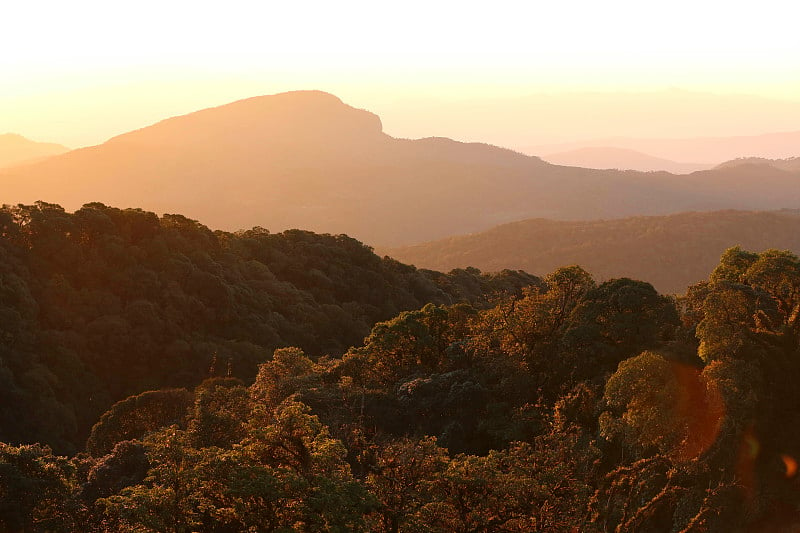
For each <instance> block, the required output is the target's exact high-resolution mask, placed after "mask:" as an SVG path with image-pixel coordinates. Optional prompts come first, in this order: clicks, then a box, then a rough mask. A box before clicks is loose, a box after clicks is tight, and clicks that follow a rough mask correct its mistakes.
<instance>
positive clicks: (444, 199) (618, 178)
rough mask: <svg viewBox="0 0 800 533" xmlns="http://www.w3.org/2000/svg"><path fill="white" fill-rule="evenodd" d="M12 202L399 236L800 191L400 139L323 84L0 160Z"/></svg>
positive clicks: (752, 200)
mask: <svg viewBox="0 0 800 533" xmlns="http://www.w3.org/2000/svg"><path fill="white" fill-rule="evenodd" d="M0 186H1V187H2V191H3V193H4V194H3V196H2V199H0V202H4V203H17V202H24V203H31V202H33V201H36V200H40V199H41V200H45V201H48V202H54V203H59V204H61V205H63V206H64V207H66V208H67V209H76V208H78V207H79V206H80V205H82V204H84V203H87V202H90V201H99V202H103V203H106V204H112V205H113V204H122V205H134V206H139V207H142V208H144V209H147V210H153V211H158V212H168V213H174V212H181V213H184V214H185V215H187V216H189V217H192V218H197V219H201V220H204V221H206V222H207V223H208V224H210V225H212V226H215V227H219V228H222V229H230V230H233V229H239V228H249V227H252V226H254V225H261V226H264V227H266V228H268V229H270V230H272V231H278V230H283V229H286V228H295V227H297V228H303V229H309V230H314V231H319V232H328V233H346V234H348V235H351V236H354V237H356V238H358V239H360V240H363V241H365V242H367V243H370V244H380V245H387V246H391V245H399V244H405V243H413V242H421V241H425V240H433V239H437V238H442V237H446V236H449V235H455V234H460V233H465V232H475V231H481V230H484V229H487V228H490V227H492V226H495V225H497V224H501V223H504V222H511V221H514V220H521V219H525V218H532V217H544V218H555V219H562V220H565V219H566V220H569V219H584V220H588V219H597V218H610V217H619V216H629V215H635V214H666V213H674V212H679V211H688V210H712V209H722V208H746V209H774V208H781V207H792V206H796V205H800V186H798V177H797V175H795V174H791V173H787V172H784V171H781V170H778V169H775V168H771V167H763V168H762V167H737V168H732V169H718V170H709V171H704V172H700V173H695V174H691V175H689V176H674V175H672V174H668V173H638V172H633V171H625V172H623V171H616V170H590V169H581V168H572V167H565V166H556V165H550V164H548V163H545V162H544V161H542V160H540V159H539V158H536V157H530V156H525V155H523V154H519V153H516V152H513V151H511V150H506V149H502V148H498V147H494V146H489V145H485V144H476V143H470V144H466V143H460V142H456V141H453V140H450V139H444V138H427V139H419V140H407V139H395V138H392V137H390V136H388V135H386V134H384V133H383V132H382V128H381V121H380V119H379V118H378V117H377V116H376V115H374V114H372V113H369V112H367V111H363V110H358V109H355V108H353V107H350V106H348V105H345V104H344V103H342V102H341V100H339V99H338V98H336V97H335V96H333V95H330V94H327V93H323V92H318V91H300V92H291V93H282V94H277V95H273V96H263V97H256V98H251V99H247V100H241V101H238V102H234V103H231V104H228V105H224V106H220V107H216V108H211V109H205V110H202V111H198V112H195V113H191V114H188V115H185V116H180V117H174V118H171V119H168V120H165V121H162V122H159V123H157V124H155V125H153V126H149V127H146V128H143V129H141V130H137V131H133V132H130V133H127V134H124V135H120V136H118V137H115V138H113V139H111V140H110V141H108V142H106V143H104V144H102V145H99V146H95V147H90V148H84V149H80V150H74V151H72V152H69V153H66V154H63V155H60V156H56V157H53V158H50V159H47V160H45V161H43V162H41V163H37V164H34V165H29V166H26V167H22V168H16V169H10V170H5V171H3V172H2V173H0Z"/></svg>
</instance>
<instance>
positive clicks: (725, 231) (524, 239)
mask: <svg viewBox="0 0 800 533" xmlns="http://www.w3.org/2000/svg"><path fill="white" fill-rule="evenodd" d="M736 245H740V246H742V247H743V248H746V249H748V250H765V249H767V248H779V249H788V250H792V251H795V252H798V251H800V212H798V211H797V210H791V209H783V210H780V211H734V210H725V211H713V212H709V213H696V212H693V213H679V214H675V215H667V216H657V217H656V216H637V217H630V218H621V219H612V220H591V221H572V222H566V221H558V220H545V219H532V220H522V221H519V222H512V223H510V224H503V225H501V226H497V227H495V228H493V229H491V230H489V231H484V232H481V233H475V234H471V235H461V236H457V237H450V238H448V239H442V240H439V241H433V242H427V243H422V244H418V245H414V246H405V247H402V248H378V250H379V252H381V253H385V254H387V255H390V256H391V257H394V258H396V259H398V260H399V261H402V262H404V263H408V264H412V265H416V266H418V267H421V268H432V269H435V270H450V269H453V268H464V267H466V266H473V267H476V268H479V269H481V270H486V271H497V270H500V269H504V268H513V269H522V270H525V271H526V272H532V273H534V274H545V273H547V272H551V271H552V270H554V269H556V268H558V267H560V266H562V265H571V264H579V265H581V266H583V267H584V268H585V269H586V270H588V271H589V272H591V273H592V275H593V276H595V278H596V279H598V280H606V279H611V278H617V277H623V276H626V277H630V278H634V279H645V280H647V281H648V282H650V283H652V284H653V286H654V287H655V288H656V289H657V290H658V291H659V292H662V293H668V294H680V293H683V292H684V291H685V290H686V287H688V286H689V285H693V284H695V283H697V282H698V281H701V280H703V279H706V278H707V277H708V275H709V274H710V273H711V271H712V270H714V266H715V265H716V264H717V261H718V260H719V256H720V255H721V254H722V253H723V252H724V251H725V250H726V249H728V248H730V247H732V246H736Z"/></svg>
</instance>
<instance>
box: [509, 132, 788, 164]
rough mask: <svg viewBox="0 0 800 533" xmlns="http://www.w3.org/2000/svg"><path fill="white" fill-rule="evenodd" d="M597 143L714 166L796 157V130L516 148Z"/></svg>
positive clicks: (561, 147) (533, 150)
mask: <svg viewBox="0 0 800 533" xmlns="http://www.w3.org/2000/svg"><path fill="white" fill-rule="evenodd" d="M597 146H608V147H614V148H616V149H624V150H634V151H638V152H643V153H645V154H650V155H651V156H654V157H659V158H664V159H668V160H671V161H695V162H697V163H699V164H710V165H717V164H719V163H721V162H723V161H729V160H731V159H736V158H741V157H758V158H768V159H783V158H787V157H788V158H791V157H797V156H800V131H789V132H784V133H767V134H764V135H748V136H736V137H698V138H685V139H680V138H675V139H648V138H632V137H610V138H604V139H590V140H586V141H579V142H569V143H560V144H544V145H537V146H528V147H525V148H521V149H520V150H521V151H522V152H524V153H526V154H530V155H534V156H539V155H542V154H551V153H561V152H570V151H573V150H579V149H584V148H592V147H597ZM545 159H546V158H545Z"/></svg>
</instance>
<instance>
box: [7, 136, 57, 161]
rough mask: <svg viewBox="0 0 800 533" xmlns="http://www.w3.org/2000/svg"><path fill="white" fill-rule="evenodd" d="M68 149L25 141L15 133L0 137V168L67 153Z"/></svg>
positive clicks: (51, 144) (50, 144) (52, 144)
mask: <svg viewBox="0 0 800 533" xmlns="http://www.w3.org/2000/svg"><path fill="white" fill-rule="evenodd" d="M68 151H69V148H67V147H66V146H61V145H60V144H54V143H42V142H36V141H31V140H30V139H26V138H25V137H23V136H22V135H17V134H15V133H5V134H2V135H0V168H3V167H11V166H14V165H19V164H22V163H26V162H32V161H33V160H37V159H41V158H43V157H49V156H52V155H58V154H63V153H64V152H68Z"/></svg>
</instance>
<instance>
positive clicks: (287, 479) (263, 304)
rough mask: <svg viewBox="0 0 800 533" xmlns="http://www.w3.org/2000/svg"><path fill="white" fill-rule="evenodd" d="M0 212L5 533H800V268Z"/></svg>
mask: <svg viewBox="0 0 800 533" xmlns="http://www.w3.org/2000/svg"><path fill="white" fill-rule="evenodd" d="M0 216H1V217H2V218H0V235H2V240H0V243H1V244H2V246H1V247H0V254H2V256H0V267H1V268H2V269H3V270H2V271H0V291H2V292H0V294H2V300H0V305H2V307H0V313H1V314H0V316H2V320H0V328H2V329H0V355H2V367H0V376H2V380H3V386H2V389H0V391H2V392H1V393H2V394H3V395H4V397H3V399H2V403H1V404H0V405H2V406H3V412H2V419H0V421H1V423H2V426H0V427H2V431H3V433H2V440H5V441H8V443H7V444H2V445H0V494H2V496H3V497H2V499H0V530H2V531H162V532H189V531H209V532H233V531H264V532H269V531H276V532H277V531H375V532H401V531H402V532H418V531H436V532H465V533H466V532H478V531H485V532H489V531H492V532H494V531H497V532H512V531H513V532H524V531H590V532H591V531H597V532H601V531H602V532H606V531H620V532H622V531H653V532H655V531H674V532H690V531H694V532H699V531H712V532H730V531H788V530H794V529H796V528H797V527H798V525H800V516H798V507H797V502H798V497H800V485H799V484H798V478H797V477H796V474H797V460H798V458H800V426H798V424H797V414H796V413H797V408H798V405H799V404H800V389H799V388H798V387H797V386H796V382H797V380H798V378H800V318H799V317H800V259H798V258H797V257H796V256H795V255H793V254H792V253H790V252H784V251H777V250H768V251H765V252H762V253H753V252H748V251H745V250H743V249H741V248H732V249H729V250H727V251H726V252H725V253H724V254H723V255H722V257H721V259H720V260H719V263H718V265H717V266H716V268H715V269H714V270H713V272H712V273H711V275H710V277H709V278H708V279H707V280H706V281H703V282H701V283H698V284H695V285H693V286H691V287H688V289H687V290H686V292H685V295H683V296H681V297H668V296H663V295H660V294H659V293H658V292H657V291H656V290H655V289H654V288H653V286H652V285H650V284H649V283H647V282H644V281H636V280H632V279H628V278H617V279H612V280H608V281H604V282H602V283H598V282H596V281H595V280H594V279H593V278H592V276H591V275H590V274H589V273H587V272H586V271H585V270H584V269H582V268H581V267H578V266H564V267H561V268H558V269H555V270H554V271H553V272H551V273H550V274H548V275H547V276H545V277H544V278H542V279H539V278H535V277H532V276H529V275H526V274H524V273H521V272H505V273H502V274H499V275H496V276H487V275H483V274H480V273H479V272H478V271H476V270H474V269H473V270H464V271H454V272H451V273H450V274H447V275H445V274H437V273H434V272H427V271H419V270H415V269H414V268H412V267H408V266H404V265H402V264H400V263H397V262H395V261H392V260H389V259H380V258H378V257H377V256H376V255H374V254H373V253H372V252H371V250H370V249H369V248H366V247H364V246H363V245H361V244H359V243H358V242H357V241H354V240H352V239H349V238H347V237H344V236H336V237H334V236H329V235H315V234H311V233H306V232H300V231H289V232H286V233H282V234H277V235H273V234H270V233H268V232H266V230H261V229H254V230H250V231H247V232H242V233H238V234H230V233H223V232H212V231H210V230H209V229H207V228H206V227H204V226H202V225H200V224H199V223H197V222H195V221H192V220H189V219H186V218H184V217H181V216H178V215H165V216H163V217H161V218H158V217H156V216H155V215H153V214H152V213H147V212H143V211H139V210H120V209H114V208H110V207H106V206H103V205H100V204H89V205H87V206H84V208H83V209H80V210H78V211H77V212H75V213H73V214H69V213H66V212H64V210H62V209H60V208H59V207H58V206H54V205H49V204H41V203H40V204H37V205H35V206H17V207H6V208H4V209H3V210H2V211H1V212H0ZM103 411H104V412H103ZM83 428H90V430H87V431H85V432H84V431H83ZM84 437H85V445H84V441H83V439H84Z"/></svg>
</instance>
